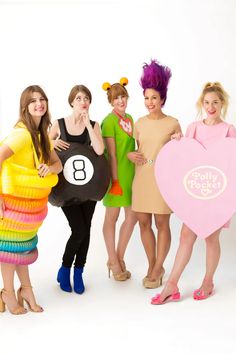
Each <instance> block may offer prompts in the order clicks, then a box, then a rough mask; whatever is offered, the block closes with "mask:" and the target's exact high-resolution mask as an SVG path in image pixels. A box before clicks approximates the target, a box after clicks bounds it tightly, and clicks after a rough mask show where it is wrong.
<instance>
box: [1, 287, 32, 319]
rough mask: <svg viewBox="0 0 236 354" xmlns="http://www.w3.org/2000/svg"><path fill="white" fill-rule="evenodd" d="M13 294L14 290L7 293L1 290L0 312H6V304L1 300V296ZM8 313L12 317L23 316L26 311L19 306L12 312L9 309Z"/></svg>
mask: <svg viewBox="0 0 236 354" xmlns="http://www.w3.org/2000/svg"><path fill="white" fill-rule="evenodd" d="M14 293H15V292H14V290H12V291H7V290H5V289H2V290H1V293H0V312H5V311H6V302H5V301H4V300H3V298H2V295H3V294H5V295H12V294H14ZM8 309H9V308H8ZM9 311H10V313H11V314H12V315H24V314H25V313H26V312H27V310H26V309H25V308H24V307H23V306H20V304H19V306H18V307H16V308H15V309H13V310H10V309H9Z"/></svg>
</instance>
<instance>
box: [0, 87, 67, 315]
mask: <svg viewBox="0 0 236 354" xmlns="http://www.w3.org/2000/svg"><path fill="white" fill-rule="evenodd" d="M49 125H50V114H49V110H48V99H47V96H46V95H45V93H44V91H43V90H42V89H41V87H39V86H36V85H35V86H29V87H27V88H26V89H25V90H24V91H23V92H22V94H21V99H20V116H19V120H18V122H17V123H16V125H15V127H14V129H13V130H12V132H11V133H10V134H9V135H8V137H6V138H5V139H4V140H3V141H2V143H1V145H0V262H1V272H2V279H3V286H4V288H3V289H2V291H1V293H0V312H4V311H5V307H6V305H7V307H8V309H9V311H10V312H11V313H12V314H14V315H21V314H24V313H26V309H25V308H24V306H23V302H24V301H25V302H26V303H27V305H28V308H29V310H31V311H33V312H42V311H43V309H42V307H41V306H39V305H37V303H36V300H35V297H34V293H33V290H32V286H31V281H30V276H29V269H28V265H29V264H31V263H33V262H34V261H35V260H36V259H37V256H38V251H37V247H36V245H37V230H38V228H39V227H40V225H41V224H42V222H43V220H44V218H45V217H46V215H47V198H48V195H49V193H50V191H51V187H53V186H54V185H55V184H56V183H57V180H58V179H57V175H56V174H58V173H59V172H60V171H61V170H62V165H61V162H60V160H59V158H58V156H57V154H56V153H55V151H54V150H53V149H52V148H51V145H50V141H49V137H48V127H49ZM15 274H17V276H18V278H19V281H20V284H21V286H20V288H19V290H18V291H17V296H16V293H15V290H14V276H15Z"/></svg>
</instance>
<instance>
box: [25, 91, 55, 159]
mask: <svg viewBox="0 0 236 354" xmlns="http://www.w3.org/2000/svg"><path fill="white" fill-rule="evenodd" d="M35 92H38V93H40V95H42V97H43V98H44V99H45V101H46V102H47V110H46V113H45V114H44V115H43V116H42V119H41V121H40V124H39V126H38V127H36V125H35V123H34V121H33V119H32V116H31V114H30V113H29V110H28V106H29V104H30V103H31V100H32V95H33V93H35ZM18 122H22V123H23V124H24V125H25V126H26V128H27V129H28V131H29V133H30V135H31V138H32V141H33V144H34V147H35V150H36V153H37V156H38V158H39V159H40V158H42V160H43V162H44V163H48V162H49V160H50V141H49V137H48V128H49V126H50V125H51V117H50V113H49V108H48V98H47V96H46V94H45V92H44V91H43V89H42V88H41V87H40V86H38V85H32V86H29V87H27V88H26V89H25V90H24V91H23V92H22V94H21V97H20V112H19V119H18Z"/></svg>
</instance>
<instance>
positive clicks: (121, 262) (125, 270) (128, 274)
mask: <svg viewBox="0 0 236 354" xmlns="http://www.w3.org/2000/svg"><path fill="white" fill-rule="evenodd" d="M119 262H120V266H121V269H122V272H124V273H126V274H127V278H128V279H129V278H130V277H131V273H130V271H128V270H127V269H126V264H125V261H124V260H123V259H120V260H119Z"/></svg>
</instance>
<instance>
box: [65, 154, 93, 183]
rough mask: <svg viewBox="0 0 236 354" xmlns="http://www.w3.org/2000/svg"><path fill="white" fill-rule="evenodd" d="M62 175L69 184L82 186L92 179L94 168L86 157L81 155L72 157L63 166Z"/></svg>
mask: <svg viewBox="0 0 236 354" xmlns="http://www.w3.org/2000/svg"><path fill="white" fill-rule="evenodd" d="M63 174H64V177H65V179H66V180H67V181H68V182H69V183H71V184H75V185H77V186H83V185H84V184H86V183H88V182H89V181H90V180H91V178H92V177H93V174H94V168H93V165H92V163H91V161H90V160H89V159H88V158H87V157H85V156H83V155H74V156H71V157H70V158H69V159H68V160H67V161H66V163H65V164H64V167H63Z"/></svg>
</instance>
